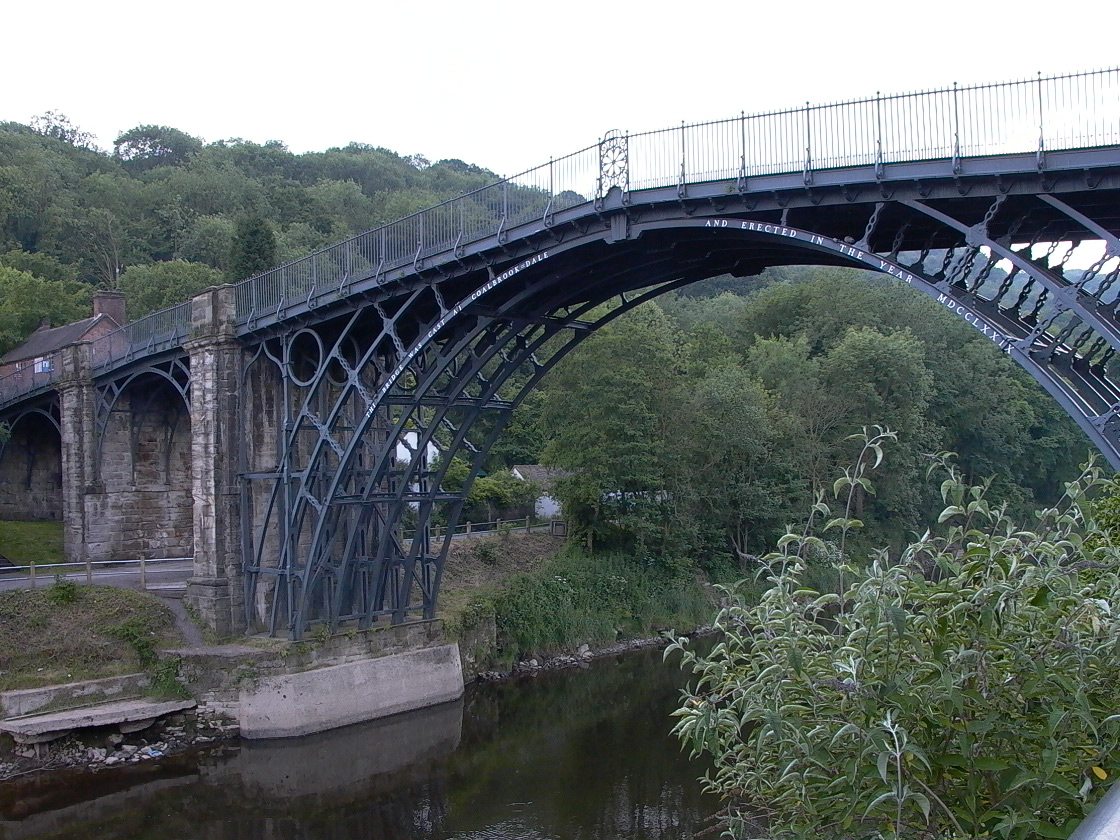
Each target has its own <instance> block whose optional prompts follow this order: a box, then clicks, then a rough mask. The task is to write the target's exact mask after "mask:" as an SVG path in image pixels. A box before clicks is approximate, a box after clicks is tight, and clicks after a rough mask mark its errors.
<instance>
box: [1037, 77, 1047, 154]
mask: <svg viewBox="0 0 1120 840" xmlns="http://www.w3.org/2000/svg"><path fill="white" fill-rule="evenodd" d="M1037 79H1038V81H1037V87H1038V152H1037V155H1036V158H1037V161H1036V162H1037V165H1038V171H1039V172H1042V171H1043V170H1044V169H1046V129H1045V121H1044V120H1043V115H1042V71H1041V70H1039V71H1038V75H1037Z"/></svg>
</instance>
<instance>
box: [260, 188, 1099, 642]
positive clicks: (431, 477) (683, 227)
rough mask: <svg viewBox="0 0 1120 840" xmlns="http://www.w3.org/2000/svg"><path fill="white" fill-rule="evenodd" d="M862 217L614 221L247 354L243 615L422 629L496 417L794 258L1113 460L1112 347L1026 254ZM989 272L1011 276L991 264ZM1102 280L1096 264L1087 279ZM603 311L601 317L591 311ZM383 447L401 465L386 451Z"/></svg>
mask: <svg viewBox="0 0 1120 840" xmlns="http://www.w3.org/2000/svg"><path fill="white" fill-rule="evenodd" d="M997 202H998V200H997ZM998 207H999V204H998V203H997V204H996V209H997V210H998ZM868 210H869V215H868V216H866V217H865V218H864V219H863V220H862V224H861V225H860V227H862V228H863V236H862V237H861V239H859V240H858V241H857V240H856V239H855V237H852V236H848V237H844V238H841V237H836V236H834V235H831V234H832V231H830V232H828V233H826V232H818V231H816V230H813V229H809V228H805V227H798V226H795V225H794V224H792V223H791V222H790V221H789V219H788V215H789V214H787V213H782V214H781V216H780V217H779V218H773V217H771V216H768V215H763V214H759V215H758V216H755V217H753V218H752V217H749V216H746V215H742V216H739V215H721V214H712V215H707V216H702V215H699V214H691V213H688V212H684V211H683V209H680V208H678V210H677V211H676V212H675V213H665V212H662V213H659V214H655V215H653V216H652V217H650V218H646V219H640V218H634V217H631V216H629V215H628V214H626V215H622V214H619V215H616V216H615V219H613V220H612V219H606V220H602V221H601V223H596V224H589V225H587V226H586V227H585V228H584V229H582V230H579V231H575V232H570V233H569V235H567V236H565V237H564V238H563V239H562V241H558V242H553V243H552V244H549V245H548V246H547V247H545V248H540V249H539V250H536V251H535V252H532V253H522V254H517V255H515V256H514V257H513V258H512V259H508V260H506V261H504V262H500V263H498V264H496V265H490V266H487V267H485V268H484V269H475V270H474V271H473V272H472V271H468V270H464V271H462V272H461V273H457V274H452V275H451V276H450V277H445V278H438V279H436V280H432V281H429V282H427V283H417V284H415V285H413V286H412V287H409V288H405V289H402V290H401V292H400V293H399V294H397V295H396V296H394V297H391V298H387V299H386V300H384V301H383V302H378V303H376V304H374V305H373V306H370V307H366V308H363V309H358V310H355V311H354V312H352V313H350V314H349V315H347V316H345V317H339V318H335V319H333V320H329V321H324V322H322V323H320V324H319V325H316V326H314V327H304V328H302V329H301V330H300V331H299V332H298V333H294V334H293V336H297V337H298V338H292V337H288V338H285V337H277V338H273V339H269V340H266V341H264V342H263V343H262V348H263V350H262V352H261V353H260V354H258V357H257V358H258V364H268V365H271V366H272V368H271V369H272V371H273V372H272V374H270V375H269V376H270V377H271V378H272V380H273V382H274V385H273V387H279V388H280V389H281V391H282V392H283V395H282V397H281V398H280V399H278V400H274V401H273V402H274V403H276V404H277V405H279V406H281V411H280V415H277V416H276V417H275V418H274V420H272V421H270V422H269V424H268V425H269V427H270V428H273V429H275V430H277V439H278V443H277V447H276V450H275V452H276V455H277V460H278V462H279V464H280V467H279V469H277V470H275V471H273V472H271V473H269V474H267V475H263V474H262V475H261V476H258V479H257V480H256V481H254V480H253V478H252V477H251V476H250V478H249V480H247V481H246V486H245V488H244V493H245V497H246V499H247V504H248V505H249V506H251V507H253V508H254V509H255V510H257V511H258V513H257V514H256V515H255V517H254V521H253V525H252V528H251V530H247V532H246V549H247V551H246V560H247V564H246V581H247V587H248V589H247V593H246V594H247V597H246V604H249V605H255V606H253V607H251V609H256V613H255V614H254V615H251V616H249V623H250V624H251V625H253V626H266V627H268V628H269V629H270V630H272V631H273V632H277V631H279V630H287V631H288V632H289V633H290V634H292V635H293V636H295V637H297V638H298V637H299V636H300V635H301V634H302V633H303V632H304V631H305V630H306V629H307V627H309V626H311V625H313V624H314V623H316V622H323V623H326V624H328V625H330V626H332V627H337V626H338V625H339V624H341V623H344V622H348V621H354V622H357V623H359V624H360V625H363V626H368V625H370V624H372V623H375V622H377V621H393V622H400V621H404V620H406V619H407V618H408V617H409V616H411V615H422V616H425V617H432V616H434V611H435V606H436V601H437V597H438V590H439V583H440V578H441V575H442V569H443V563H444V560H445V558H446V556H447V552H448V548H449V544H450V538H449V537H448V536H446V533H447V530H446V529H445V530H444V534H445V536H443V537H442V538H441V539H440V540H433V539H432V538H431V535H430V530H429V528H428V525H430V524H431V523H432V522H433V521H435V518H436V516H437V512H439V513H441V515H442V516H443V517H445V519H444V522H445V524H452V525H453V524H454V522H455V520H456V519H457V517H458V515H459V513H460V512H461V510H462V505H463V499H464V497H465V495H466V493H467V492H468V491H469V488H470V481H471V480H473V477H474V476H475V475H476V474H477V472H478V470H479V469H480V468H481V466H482V463H483V460H484V458H485V455H486V453H487V451H488V450H489V447H490V446H491V445H492V444H493V442H494V440H495V439H496V438H497V436H498V435H499V434H500V432H501V430H502V428H503V427H504V426H505V424H506V422H507V421H508V419H509V417H510V414H511V412H512V411H513V409H514V408H516V406H517V405H518V404H519V403H520V402H521V401H522V400H523V399H524V398H525V396H526V395H527V394H528V393H529V392H530V391H531V390H532V389H533V388H534V387H535V386H536V384H537V383H538V382H539V381H540V379H541V378H542V377H543V376H544V375H545V374H546V373H547V371H548V370H550V369H551V367H552V366H553V365H555V364H556V362H558V361H559V360H560V359H561V358H563V356H564V355H566V354H567V353H568V352H569V351H570V350H572V349H573V348H574V347H575V346H577V345H578V344H579V342H580V341H582V340H583V339H584V338H585V337H586V336H587V335H589V334H590V333H591V332H593V331H594V330H595V329H597V328H598V327H600V326H602V325H603V324H605V323H607V322H608V321H610V320H612V319H613V318H615V317H618V315H620V314H621V313H622V312H625V311H627V310H629V309H630V308H632V307H633V306H636V305H638V304H639V303H641V302H643V301H645V300H648V299H650V298H652V297H655V296H656V295H659V294H662V293H664V292H666V291H669V290H672V289H677V288H680V287H682V286H684V285H687V284H688V283H691V282H694V281H696V280H700V279H703V278H706V277H710V276H713V275H717V274H721V273H731V274H736V275H740V276H747V275H753V274H757V273H759V272H760V271H762V270H763V269H765V268H766V267H769V266H780V265H801V264H810V265H839V266H854V267H860V268H869V269H872V270H875V271H879V272H882V273H886V274H889V275H891V276H894V277H896V278H897V279H899V280H900V281H902V282H903V283H906V284H907V285H910V286H913V287H914V288H916V289H918V290H919V291H921V292H922V293H924V294H926V295H927V296H929V297H930V298H932V299H933V300H935V301H937V302H938V303H940V304H942V305H943V306H945V307H946V308H948V309H950V310H951V311H952V312H953V313H954V314H956V315H957V316H958V317H961V318H962V319H963V320H965V321H966V322H967V323H969V324H970V325H971V326H972V327H974V328H975V329H977V330H978V331H979V332H980V333H981V334H983V335H984V336H986V337H987V338H988V339H989V340H991V341H992V342H993V344H994V345H995V346H996V347H998V348H999V349H1000V350H1002V351H1003V352H1006V353H1007V354H1008V355H1010V356H1011V357H1012V358H1013V359H1015V361H1016V362H1018V363H1019V364H1020V365H1021V366H1023V367H1024V368H1025V369H1026V370H1028V371H1029V372H1030V373H1031V375H1032V376H1033V377H1034V378H1035V379H1036V380H1038V381H1039V382H1040V384H1041V385H1042V386H1043V387H1044V388H1045V389H1046V390H1047V391H1048V392H1049V393H1050V394H1051V395H1052V396H1053V397H1054V398H1055V399H1057V400H1058V401H1059V402H1060V403H1061V404H1062V405H1063V406H1064V407H1065V408H1066V409H1067V411H1069V412H1070V414H1071V415H1072V416H1073V417H1074V419H1075V420H1077V421H1078V423H1079V425H1080V426H1081V428H1082V429H1083V430H1085V432H1086V434H1087V435H1088V436H1089V437H1090V439H1092V440H1093V441H1094V442H1095V443H1096V444H1097V445H1098V446H1100V447H1101V448H1102V450H1104V451H1106V453H1107V452H1109V451H1110V449H1111V451H1112V452H1113V453H1114V452H1115V446H1114V445H1113V442H1112V439H1111V438H1110V437H1109V435H1108V426H1107V424H1106V423H1103V422H1102V416H1104V415H1106V413H1107V412H1108V411H1109V410H1110V408H1111V407H1112V406H1114V405H1115V404H1116V403H1117V402H1118V399H1120V398H1118V393H1120V392H1118V391H1117V390H1116V389H1115V388H1114V386H1113V385H1112V383H1111V382H1110V381H1109V380H1108V378H1107V377H1106V375H1105V368H1106V366H1107V364H1108V361H1109V360H1110V359H1111V356H1112V355H1113V354H1114V353H1115V350H1116V343H1115V337H1114V336H1112V335H1111V334H1110V331H1109V330H1108V329H1106V328H1102V329H1101V330H1099V331H1097V332H1092V334H1091V336H1086V335H1085V333H1086V332H1087V331H1092V330H1093V329H1094V327H1095V325H1096V324H1097V323H1098V322H1099V323H1101V324H1103V325H1104V327H1107V324H1106V323H1104V322H1103V320H1102V319H1101V318H1100V317H1099V315H1098V314H1096V313H1094V312H1093V311H1091V309H1090V307H1088V306H1085V305H1084V303H1083V302H1079V301H1078V300H1076V299H1075V298H1074V297H1073V296H1070V295H1067V294H1066V293H1065V290H1066V289H1068V288H1075V287H1074V285H1073V284H1070V283H1063V282H1062V277H1061V275H1060V274H1055V273H1054V272H1053V271H1051V270H1050V269H1049V268H1048V267H1045V266H1043V265H1042V264H1040V262H1039V261H1037V260H1036V259H1035V258H1034V257H1032V256H1031V254H1030V251H1029V247H1028V248H1026V249H1024V248H1020V250H1018V251H1012V250H1010V249H1009V248H1008V247H1007V246H1006V245H1005V244H1003V243H1000V242H996V241H995V240H994V239H992V238H990V237H989V236H988V232H987V231H986V230H978V229H976V228H975V226H972V227H971V228H970V231H971V233H970V234H969V236H970V239H971V241H968V240H966V241H963V242H962V241H961V237H959V236H956V234H955V233H953V231H952V226H946V225H942V224H939V222H940V220H938V219H936V218H935V217H934V216H930V215H929V214H925V213H924V212H923V210H922V208H921V207H916V208H905V207H904V208H903V212H902V213H899V217H900V220H901V221H899V222H898V225H899V226H896V227H895V229H894V230H893V231H890V232H888V234H889V235H884V233H883V232H882V231H881V230H877V229H876V226H877V224H878V223H879V221H880V218H881V216H882V215H883V213H882V205H881V204H879V205H875V206H874V207H871V208H868ZM620 215H622V217H623V219H624V224H621V225H620V224H619V223H618V221H617V218H619V216H620ZM994 215H995V214H994V213H992V214H989V218H988V221H989V222H990V221H991V219H992V217H993V216H994ZM914 219H920V220H921V223H922V224H924V225H925V229H924V230H923V231H922V232H921V235H920V237H915V236H913V235H910V234H906V233H905V230H906V228H905V227H901V226H902V225H905V224H906V223H907V220H909V223H910V224H912V225H913V224H914ZM930 219H932V221H933V223H934V224H932V225H931V223H930ZM848 226H849V227H850V226H851V224H850V223H848ZM900 229H901V230H903V231H904V233H903V234H902V235H900V234H899V233H898V231H899V230H900ZM956 233H959V232H956ZM883 242H885V243H886V244H887V247H883V245H882V243H883ZM1025 244H1026V245H1027V246H1033V245H1034V244H1035V243H1025ZM1051 252H1053V249H1051ZM1001 260H1002V261H1003V262H1004V263H1005V264H1010V266H1011V268H1010V270H1005V271H997V270H996V268H997V266H998V264H999V263H1000V262H1001ZM1105 267H1107V260H1106V261H1102V262H1100V264H1098V265H1097V272H1096V275H1095V276H1101V269H1102V268H1105ZM1110 270H1111V271H1113V273H1115V270H1114V269H1110ZM1104 276H1105V277H1106V278H1107V276H1108V274H1107V272H1106V274H1105V275H1104ZM1083 285H1084V284H1083ZM1100 285H1103V283H1101V284H1100ZM612 299H613V300H615V301H617V303H618V304H619V305H617V306H615V307H614V308H612V309H610V310H609V311H603V310H602V309H601V308H600V305H601V304H603V303H605V302H607V301H611V300H612ZM1108 305H1111V306H1114V305H1115V301H1114V300H1112V301H1110V302H1109V304H1108ZM1040 325H1041V326H1040ZM309 329H313V330H314V331H315V335H316V337H317V338H316V340H315V341H311V342H309V341H308V339H307V331H308V330H309ZM299 345H302V346H303V348H304V349H303V350H301V349H300V346H299ZM308 347H311V348H313V351H312V352H310V354H309V353H308V351H307V349H306V348H308ZM265 359H267V360H268V361H267V362H264V361H262V360H265ZM258 399H259V398H258ZM261 402H262V403H263V402H264V400H261ZM254 422H256V421H254ZM280 430H287V431H280ZM430 445H431V446H434V447H435V448H436V449H437V450H438V451H439V453H440V458H439V460H438V461H437V462H436V463H434V464H433V463H430V462H429V461H428V460H427V459H426V458H425V457H423V455H424V453H425V452H427V451H428V450H429V446H430ZM399 446H405V447H406V448H408V449H409V450H410V451H411V453H412V457H410V458H407V459H403V460H402V459H399V458H397V457H396V453H397V451H398V447H399ZM456 457H458V458H462V459H464V460H466V461H467V462H468V463H469V464H470V470H471V471H470V478H469V479H468V481H467V483H466V484H465V485H464V486H463V487H461V488H457V489H456V490H455V491H454V492H449V491H447V490H446V489H445V488H444V487H443V483H444V478H445V476H446V471H447V468H448V465H449V464H450V463H451V461H452V459H453V458H456ZM1110 459H1112V460H1114V459H1115V455H1114V454H1113V455H1110ZM1114 463H1120V462H1116V461H1115V460H1114ZM406 520H412V521H414V523H415V534H416V536H415V538H413V539H411V540H405V539H404V538H403V534H402V524H403V523H404V522H405V521H406ZM272 558H274V559H275V560H274V562H270V560H271V559H272Z"/></svg>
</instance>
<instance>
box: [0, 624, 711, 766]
mask: <svg viewBox="0 0 1120 840" xmlns="http://www.w3.org/2000/svg"><path fill="white" fill-rule="evenodd" d="M711 632H712V628H711V627H708V626H705V627H701V628H698V629H696V630H694V631H692V632H690V633H686V634H685V635H688V636H693V637H696V636H704V635H708V634H710V633H711ZM669 641H670V640H669V638H668V637H667V636H654V637H649V638H643V639H629V640H625V641H620V642H615V643H613V644H609V645H604V646H602V647H596V648H591V647H590V646H588V645H586V644H583V645H580V646H579V648H577V649H576V650H574V651H572V652H570V653H563V654H558V655H555V656H549V657H544V656H541V657H533V658H531V659H528V660H524V661H521V662H517V663H515V664H514V665H513V667H512V668H510V669H508V670H505V671H484V672H482V673H479V674H478V675H476V676H474V677H473V678H472V679H471V680H470V681H469V682H478V683H501V682H507V681H513V680H517V679H521V678H525V677H531V676H533V675H535V674H537V673H541V672H547V671H557V670H563V669H575V668H581V667H588V666H589V665H590V664H591V663H592V662H593V661H595V660H597V659H605V658H607V657H611V656H619V655H623V654H627V653H636V652H639V651H643V650H650V649H653V648H663V647H666V646H667V645H668V644H669ZM0 738H6V736H0ZM239 746H240V728H239V726H238V724H237V722H236V721H234V720H231V719H229V718H228V717H226V716H224V715H222V714H220V713H218V712H215V711H213V710H211V709H207V708H206V707H200V708H196V709H191V710H188V711H184V712H179V713H176V714H174V715H171V716H169V717H167V718H164V719H161V720H159V721H157V722H155V723H154V724H152V726H150V727H148V728H147V729H144V730H142V731H139V732H133V733H129V734H122V733H120V732H117V731H116V730H115V728H114V729H113V730H112V731H109V730H108V729H107V728H106V729H103V730H95V729H90V730H86V731H84V732H82V733H77V734H73V735H68V736H66V737H64V738H60V739H58V740H56V741H52V742H48V743H43V744H29V745H19V744H13V743H11V742H10V739H9V740H8V742H7V743H3V744H2V746H0V787H2V786H5V785H6V784H7V785H10V784H19V783H21V782H22V781H25V780H27V779H29V778H31V777H34V779H35V781H36V783H43V784H48V785H49V784H50V783H51V781H52V780H57V781H59V782H61V781H63V780H65V779H67V778H69V777H71V776H73V775H74V774H76V773H77V774H81V773H101V772H103V771H107V770H110V769H123V768H127V767H132V766H135V765H138V764H152V765H153V766H154V765H158V764H159V763H160V762H161V761H162V762H164V763H166V762H167V761H168V760H178V759H181V758H182V757H183V756H189V755H195V756H198V757H199V758H204V757H206V756H208V755H215V754H227V753H229V752H231V751H236V750H237V749H239Z"/></svg>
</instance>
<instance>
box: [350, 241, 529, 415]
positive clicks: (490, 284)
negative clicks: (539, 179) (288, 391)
mask: <svg viewBox="0 0 1120 840" xmlns="http://www.w3.org/2000/svg"><path fill="white" fill-rule="evenodd" d="M545 259H548V251H541V252H540V253H539V254H534V255H533V256H531V257H529V259H527V260H523V261H521V262H519V263H517V265H514V266H512V267H510V268H507V269H506V270H505V271H503V272H502V273H501V274H498V275H495V276H494V277H493V278H491V279H490V280H487V281H486V282H485V283H483V284H482V285H481V286H479V287H478V288H477V289H476V290H475V291H473V292H472V293H471V294H469V295H467V297H465V298H463V300H461V301H460V302H459V303H457V304H455V305H454V306H453V307H451V308H450V309H449V310H447V313H446V314H445V315H444V316H443V317H442V318H440V319H439V321H437V322H436V324H435V326H433V327H432V328H431V329H430V330H428V332H427V333H425V334H424V337H423V339H422V340H421V341H418V342H416V343H415V344H414V345H413V346H412V349H410V350H409V351H408V352H407V353H405V354H404V356H402V357H401V360H400V362H398V364H397V367H396V370H395V371H394V373H393V375H392V376H390V377H388V378H387V379H386V381H385V384H384V385H382V386H381V388H380V389H378V391H377V395H376V396H375V398H374V399H373V401H372V402H370V405H369V408H368V409H366V413H365V416H364V418H363V423H364V424H368V423H369V421H370V420H371V419H372V418H373V415H374V414H376V413H377V409H378V406H379V405H380V404H381V401H382V400H383V399H385V396H386V395H387V394H388V393H389V391H391V390H392V389H393V388H394V387H395V386H396V383H397V381H398V379H399V378H400V375H401V374H402V373H403V372H404V371H405V369H406V368H407V367H408V365H410V364H411V363H412V360H413V359H415V358H416V356H417V354H418V353H419V352H420V351H421V350H423V349H424V348H425V347H426V346H427V345H428V342H430V341H431V340H432V339H433V338H435V337H436V335H437V334H438V333H439V331H440V330H442V329H443V328H444V327H445V326H447V324H449V323H450V322H451V321H452V320H454V319H455V318H456V317H458V316H459V315H460V314H461V313H462V311H463V310H464V309H466V308H467V307H468V306H470V305H471V304H472V303H474V302H475V301H476V300H478V299H479V298H480V297H482V296H483V295H484V294H486V293H487V292H489V291H490V290H491V289H493V288H494V287H495V286H497V285H499V284H500V283H503V282H505V281H506V280H508V279H509V278H510V277H513V275H515V274H518V273H520V272H522V271H524V270H525V269H527V268H528V267H529V266H531V265H536V264H537V263H539V262H540V261H541V260H545Z"/></svg>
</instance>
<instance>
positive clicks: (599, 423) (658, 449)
mask: <svg viewBox="0 0 1120 840" xmlns="http://www.w3.org/2000/svg"><path fill="white" fill-rule="evenodd" d="M677 338H678V337H677V335H676V333H675V331H674V330H673V328H672V326H671V325H670V324H669V322H668V319H666V318H665V315H664V313H663V312H662V311H661V310H660V309H659V308H658V307H657V306H656V305H655V304H646V305H644V306H641V307H638V308H637V309H635V310H633V311H632V312H629V313H627V314H626V315H623V316H622V317H620V318H619V319H618V320H617V321H615V322H613V323H611V324H609V325H608V326H606V327H604V328H602V329H601V330H600V331H599V332H598V333H597V334H596V335H593V336H591V337H590V338H588V339H587V340H586V341H585V342H584V343H583V345H581V346H580V347H579V348H577V349H576V350H575V351H573V353H572V355H571V357H570V358H568V359H565V360H564V362H563V364H562V365H560V366H558V367H557V369H556V370H554V371H553V372H552V374H551V375H550V378H549V380H548V386H547V389H546V391H545V397H544V400H543V405H542V408H541V415H540V420H539V423H540V428H541V429H542V431H543V433H544V436H545V437H546V438H547V439H548V440H549V442H548V444H547V445H546V446H545V449H544V452H543V454H542V460H543V461H544V462H545V463H546V464H549V465H551V466H556V467H560V468H562V469H565V470H568V471H569V472H570V473H571V475H570V476H568V477H566V478H564V479H561V480H560V481H559V482H558V483H557V485H556V490H557V493H558V495H559V498H560V500H561V502H562V503H563V505H564V511H565V515H566V517H567V518H568V521H569V523H570V525H571V527H572V528H573V529H574V531H575V532H576V533H579V534H580V535H582V536H584V537H585V538H586V539H587V540H588V542H589V543H591V544H594V542H595V541H596V540H600V539H603V538H613V537H617V538H620V539H623V540H624V541H630V542H636V543H637V546H638V550H639V551H645V550H647V548H649V546H648V542H647V541H648V540H649V539H652V538H653V537H654V534H655V533H658V532H662V531H663V528H664V524H665V523H664V518H663V517H661V516H660V515H659V512H658V510H657V508H658V499H659V498H662V497H663V494H664V491H665V484H666V469H667V465H666V458H667V457H671V456H672V453H671V452H670V451H669V450H668V449H667V448H666V446H665V440H666V434H667V432H668V430H669V425H670V424H671V422H672V420H671V412H670V406H671V405H672V404H673V403H674V401H675V400H676V398H677V392H676V388H677V384H678V382H679V371H680V368H681V365H680V359H679V353H678V341H677Z"/></svg>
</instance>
